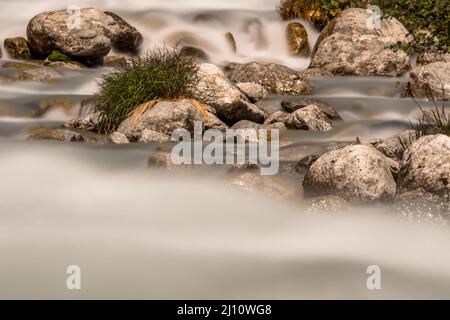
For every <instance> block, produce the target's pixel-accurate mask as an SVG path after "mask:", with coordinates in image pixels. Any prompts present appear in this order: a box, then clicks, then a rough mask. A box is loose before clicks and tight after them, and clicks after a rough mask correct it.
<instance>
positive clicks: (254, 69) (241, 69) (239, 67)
mask: <svg viewBox="0 0 450 320" xmlns="http://www.w3.org/2000/svg"><path fill="white" fill-rule="evenodd" d="M225 72H226V74H227V76H228V79H229V80H230V81H231V82H234V83H242V82H253V83H258V84H260V85H262V86H263V87H264V88H265V89H266V90H267V91H268V92H269V93H275V94H279V95H307V94H309V93H310V92H311V91H312V89H313V87H312V85H311V83H310V82H309V81H308V80H306V79H305V78H304V77H303V76H302V75H301V73H300V72H297V71H295V70H292V69H290V68H288V67H286V66H282V65H278V64H274V63H270V64H261V63H257V62H250V63H245V64H239V63H231V64H228V65H227V66H226V67H225Z"/></svg>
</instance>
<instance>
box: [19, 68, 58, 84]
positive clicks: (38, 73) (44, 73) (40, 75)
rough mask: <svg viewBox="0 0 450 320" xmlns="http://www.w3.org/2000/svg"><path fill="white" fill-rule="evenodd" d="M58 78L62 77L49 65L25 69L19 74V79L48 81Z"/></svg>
mask: <svg viewBox="0 0 450 320" xmlns="http://www.w3.org/2000/svg"><path fill="white" fill-rule="evenodd" d="M59 78H62V75H61V74H60V73H59V72H57V71H55V70H53V69H52V68H49V67H41V68H34V69H30V70H25V71H22V72H21V73H20V74H19V80H31V81H40V82H48V81H52V80H55V79H59Z"/></svg>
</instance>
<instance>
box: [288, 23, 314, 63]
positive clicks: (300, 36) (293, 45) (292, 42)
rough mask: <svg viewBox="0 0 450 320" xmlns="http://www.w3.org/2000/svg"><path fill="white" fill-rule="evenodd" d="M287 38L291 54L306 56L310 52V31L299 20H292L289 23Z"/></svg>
mask: <svg viewBox="0 0 450 320" xmlns="http://www.w3.org/2000/svg"><path fill="white" fill-rule="evenodd" d="M286 34H287V40H288V44H289V49H290V52H291V54H293V55H295V56H305V55H307V54H308V52H309V42H308V33H307V32H306V28H305V27H304V26H303V25H302V24H301V23H299V22H291V23H289V24H288V25H287V30H286Z"/></svg>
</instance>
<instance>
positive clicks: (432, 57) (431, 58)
mask: <svg viewBox="0 0 450 320" xmlns="http://www.w3.org/2000/svg"><path fill="white" fill-rule="evenodd" d="M416 62H417V64H418V65H425V64H430V63H435V62H450V53H435V52H422V53H420V54H419V55H418V56H417V61H416Z"/></svg>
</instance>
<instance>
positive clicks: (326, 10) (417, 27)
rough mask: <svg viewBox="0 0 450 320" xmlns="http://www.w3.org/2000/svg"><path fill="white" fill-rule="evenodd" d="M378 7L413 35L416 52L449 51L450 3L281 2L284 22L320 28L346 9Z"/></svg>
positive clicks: (402, 0) (408, 0)
mask: <svg viewBox="0 0 450 320" xmlns="http://www.w3.org/2000/svg"><path fill="white" fill-rule="evenodd" d="M368 4H371V5H378V6H379V7H380V8H381V10H382V11H383V13H384V14H385V15H386V16H391V17H395V18H397V19H398V20H399V21H400V22H401V23H403V25H404V26H405V27H406V28H407V29H408V31H409V32H410V33H411V34H412V35H414V38H415V41H414V50H415V51H416V52H423V51H430V50H431V51H435V52H450V23H449V21H450V5H449V4H448V0H430V1H423V0H371V1H363V0H361V1H355V0H281V2H280V4H279V5H278V12H279V13H280V15H281V16H282V17H283V18H284V19H293V18H300V17H301V18H305V19H307V20H309V21H310V22H311V23H313V24H314V25H315V26H317V27H318V28H320V29H323V28H324V27H325V26H326V25H327V24H328V22H329V21H330V20H331V19H333V18H334V17H335V16H337V15H338V14H339V13H341V12H342V11H343V10H344V9H347V8H367V6H368Z"/></svg>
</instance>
